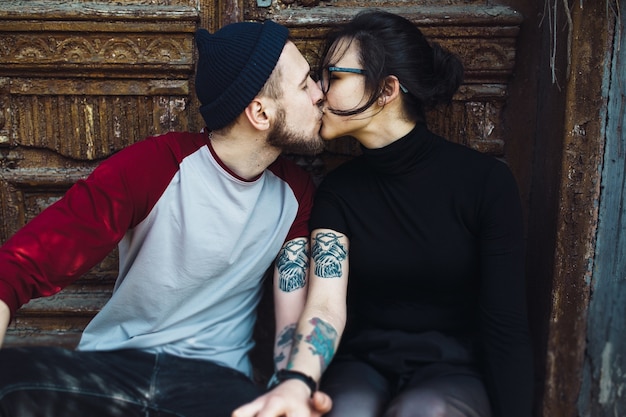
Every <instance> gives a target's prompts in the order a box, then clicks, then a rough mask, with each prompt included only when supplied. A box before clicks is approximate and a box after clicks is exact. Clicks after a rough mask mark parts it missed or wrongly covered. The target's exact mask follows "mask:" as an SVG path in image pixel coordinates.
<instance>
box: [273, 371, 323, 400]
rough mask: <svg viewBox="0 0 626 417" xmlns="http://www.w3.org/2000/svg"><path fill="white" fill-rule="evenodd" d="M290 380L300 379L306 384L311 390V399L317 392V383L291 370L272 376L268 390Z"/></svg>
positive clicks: (275, 373)
mask: <svg viewBox="0 0 626 417" xmlns="http://www.w3.org/2000/svg"><path fill="white" fill-rule="evenodd" d="M288 379H299V380H300V381H302V382H304V383H305V384H306V385H307V386H308V387H309V388H310V389H311V397H313V394H314V393H315V391H317V383H316V382H315V380H314V379H313V378H311V377H310V376H308V375H306V374H303V373H302V372H298V371H292V370H290V369H281V370H280V371H277V372H274V375H272V377H271V378H270V381H269V382H268V383H267V389H268V390H270V389H272V388H274V387H275V386H276V385H278V384H280V383H282V382H284V381H287V380H288Z"/></svg>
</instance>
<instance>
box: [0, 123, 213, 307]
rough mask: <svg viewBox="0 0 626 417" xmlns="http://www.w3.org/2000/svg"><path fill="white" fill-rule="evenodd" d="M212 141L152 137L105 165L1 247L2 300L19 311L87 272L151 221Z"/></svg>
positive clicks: (197, 137)
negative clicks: (192, 157) (187, 162)
mask: <svg viewBox="0 0 626 417" xmlns="http://www.w3.org/2000/svg"><path fill="white" fill-rule="evenodd" d="M204 140H205V138H204V137H203V135H200V134H188V135H185V134H168V135H163V136H160V137H154V138H148V139H145V140H143V141H141V142H137V143H136V144H134V145H131V146H129V147H127V148H125V149H123V150H121V151H120V152H118V153H117V154H115V155H113V156H111V157H110V158H108V159H107V160H105V161H104V162H102V163H101V164H100V165H99V166H98V167H97V168H96V169H95V170H94V172H93V173H92V174H91V175H90V176H89V177H88V178H87V179H85V180H80V181H78V182H77V183H76V184H74V185H73V186H72V187H71V188H70V189H69V190H68V191H67V193H66V194H65V195H64V196H63V198H61V199H60V200H59V201H57V202H56V203H54V204H52V205H51V206H49V207H48V208H46V209H45V210H44V211H42V212H41V213H40V214H39V215H38V216H37V217H35V218H34V219H33V220H31V221H30V222H29V223H28V224H26V225H25V226H24V227H23V228H21V229H20V230H19V231H18V232H17V233H16V234H15V235H13V236H12V237H11V238H10V239H9V240H7V242H6V243H5V244H4V245H3V246H2V247H0V299H2V300H3V301H4V302H6V303H7V305H8V306H9V308H10V309H11V312H12V313H15V311H16V310H17V309H18V308H20V307H21V306H22V305H23V304H25V303H27V302H28V301H29V300H30V299H32V298H36V297H42V296H49V295H52V294H55V293H57V292H58V291H60V290H61V289H62V288H63V287H65V286H66V285H68V284H70V283H71V282H73V281H74V280H76V279H77V278H79V277H80V276H81V275H83V274H84V273H86V272H87V271H88V270H89V269H91V268H92V267H93V266H94V265H96V264H97V263H98V262H100V261H101V260H102V259H103V258H104V257H105V256H106V255H107V254H108V253H109V252H111V250H113V249H114V248H115V247H116V245H117V243H118V242H119V241H120V240H121V239H122V237H123V236H124V235H125V233H126V232H127V230H128V229H130V228H132V227H134V226H135V225H136V224H138V223H139V222H141V221H142V220H143V219H144V218H145V217H146V216H147V214H148V213H149V212H150V210H151V209H152V207H153V206H154V204H156V201H157V200H158V199H159V197H160V195H161V193H162V192H163V191H164V190H165V188H166V187H167V185H168V183H169V182H170V181H171V178H172V176H173V175H174V174H175V173H176V171H177V170H178V165H179V162H180V161H181V160H182V158H184V156H185V155H186V154H188V153H191V152H192V151H193V150H195V149H197V147H198V146H201V144H202V142H203V141H204Z"/></svg>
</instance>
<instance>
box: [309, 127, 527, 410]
mask: <svg viewBox="0 0 626 417" xmlns="http://www.w3.org/2000/svg"><path fill="white" fill-rule="evenodd" d="M362 150H363V154H362V155H360V156H358V157H356V158H354V159H353V160H351V161H349V162H347V163H345V164H344V165H342V166H340V167H339V168H337V169H336V170H334V171H333V172H331V173H329V174H328V176H327V177H326V179H325V180H324V181H323V182H322V184H321V185H320V187H319V189H318V191H317V194H316V200H315V204H314V208H313V213H312V217H311V223H310V225H311V230H313V229H317V228H327V229H333V230H335V231H337V232H339V233H343V234H345V235H346V236H347V237H348V239H349V241H350V248H349V249H350V252H349V271H350V272H349V274H350V276H349V281H348V282H349V283H348V324H347V328H346V332H345V333H344V338H343V340H342V347H341V348H340V350H341V349H344V348H345V345H346V344H347V342H346V341H349V340H350V339H353V340H361V339H359V338H358V337H359V334H360V333H362V332H364V331H366V330H371V329H378V330H380V331H383V332H385V331H386V332H392V333H389V335H390V336H389V337H392V336H391V335H392V334H397V331H401V332H402V333H408V334H420V335H428V334H432V333H433V332H436V333H437V334H443V335H445V336H447V337H452V338H455V339H458V340H463V341H467V340H472V341H473V344H474V345H475V353H473V359H472V361H473V362H474V364H475V365H476V366H477V367H478V368H479V369H480V372H481V374H482V376H483V378H484V381H485V383H486V386H487V390H488V393H489V396H490V399H491V402H492V406H493V411H494V416H498V417H516V416H519V417H529V416H530V415H531V408H532V369H533V366H532V354H531V348H530V342H529V335H528V325H527V317H526V299H525V277H524V250H523V246H524V241H523V231H522V229H523V228H522V214H521V208H520V201H519V194H518V189H517V186H516V183H515V180H514V178H513V176H512V174H511V172H510V170H509V169H508V167H507V166H506V165H505V164H504V163H503V162H501V161H499V160H497V159H495V158H492V157H490V156H487V155H484V154H482V153H480V152H477V151H474V150H472V149H469V148H467V147H465V146H462V145H459V144H455V143H452V142H449V141H446V140H444V139H443V138H441V137H439V136H436V135H434V134H432V133H431V132H429V131H428V130H427V129H426V127H425V126H424V125H417V126H416V127H415V129H413V131H412V132H410V133H409V134H408V135H407V136H405V137H403V138H401V139H399V140H397V141H395V142H393V143H392V144H390V145H388V146H386V147H384V148H381V149H366V148H363V149H362ZM393 332H395V333H393ZM426 337H427V336H426ZM374 343H378V342H374ZM418 343H419V342H418ZM378 347H379V346H378ZM367 348H368V347H367V346H359V347H358V349H360V350H363V349H367ZM344 350H345V349H344ZM436 360H441V358H438V359H436ZM444 360H445V359H444Z"/></svg>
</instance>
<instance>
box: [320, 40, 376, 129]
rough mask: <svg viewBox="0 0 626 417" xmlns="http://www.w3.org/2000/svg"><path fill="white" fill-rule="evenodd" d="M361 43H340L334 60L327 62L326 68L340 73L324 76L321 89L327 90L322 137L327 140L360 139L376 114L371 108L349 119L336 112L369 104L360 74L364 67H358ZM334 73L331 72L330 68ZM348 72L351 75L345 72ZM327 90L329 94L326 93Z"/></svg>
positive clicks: (332, 58) (335, 51)
mask: <svg viewBox="0 0 626 417" xmlns="http://www.w3.org/2000/svg"><path fill="white" fill-rule="evenodd" d="M358 48H359V45H358V42H356V41H353V42H349V41H347V40H345V39H339V40H338V41H337V47H336V48H334V53H333V56H331V57H330V59H328V60H326V62H328V64H327V66H326V68H329V67H335V68H338V70H337V71H327V70H326V69H325V73H326V75H325V76H323V81H322V87H323V90H325V93H326V94H325V97H324V102H323V105H322V112H323V117H322V130H321V135H322V137H323V138H324V139H326V140H331V139H336V138H338V137H342V136H353V137H355V138H356V139H359V134H360V133H361V132H362V130H363V129H364V128H365V127H366V126H367V125H368V124H369V122H370V121H371V119H372V116H373V114H374V111H373V110H372V107H375V106H372V107H370V108H369V109H367V110H365V111H364V112H362V113H358V114H355V115H350V116H342V115H337V114H334V113H333V112H332V110H333V109H335V110H343V111H346V110H353V109H357V108H359V107H361V106H363V105H364V104H365V103H367V99H368V97H369V94H367V93H366V91H365V78H364V76H363V75H362V74H359V73H358V70H362V69H363V66H362V65H361V64H360V63H359V53H358V52H359V49H358ZM331 69H332V68H331ZM341 69H344V70H345V69H348V70H351V71H353V72H349V71H345V72H344V71H342V70H341ZM326 89H327V90H326Z"/></svg>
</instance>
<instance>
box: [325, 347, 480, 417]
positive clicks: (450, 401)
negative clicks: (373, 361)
mask: <svg viewBox="0 0 626 417" xmlns="http://www.w3.org/2000/svg"><path fill="white" fill-rule="evenodd" d="M433 366H434V367H438V366H436V365H433ZM426 373H427V374H428V376H427V377H425V378H424V374H423V373H420V372H418V373H417V374H416V375H415V377H414V378H410V379H408V380H406V381H405V382H404V383H401V384H398V380H397V379H395V378H393V377H389V376H388V375H383V374H382V373H380V372H379V371H377V370H376V369H375V368H374V367H372V366H371V365H369V364H367V363H365V362H361V361H358V360H350V359H346V360H342V359H340V358H338V359H337V360H336V361H334V362H333V363H331V365H330V367H329V368H328V370H327V371H326V373H325V374H324V377H323V381H322V385H321V388H320V389H321V390H322V391H324V392H326V393H327V394H329V395H330V396H331V398H332V399H333V409H332V410H331V412H330V413H329V414H326V416H327V417H431V416H437V417H440V416H445V417H490V416H491V411H490V405H489V399H488V397H487V393H486V392H485V388H484V386H483V383H482V382H481V380H480V378H478V377H476V376H475V375H472V374H471V373H464V372H459V373H455V372H454V371H453V370H452V369H450V368H448V367H445V368H443V367H442V368H439V369H434V368H431V369H429V370H427V372H426Z"/></svg>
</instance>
